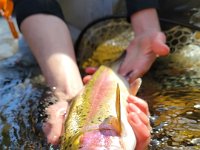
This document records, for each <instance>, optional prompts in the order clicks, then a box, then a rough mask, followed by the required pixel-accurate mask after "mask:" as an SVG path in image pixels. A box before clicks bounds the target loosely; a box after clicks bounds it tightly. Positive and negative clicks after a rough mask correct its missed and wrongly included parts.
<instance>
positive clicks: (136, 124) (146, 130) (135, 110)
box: [127, 95, 151, 150]
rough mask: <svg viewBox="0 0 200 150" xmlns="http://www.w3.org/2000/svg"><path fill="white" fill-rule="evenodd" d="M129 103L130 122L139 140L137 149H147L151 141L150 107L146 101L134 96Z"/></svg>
mask: <svg viewBox="0 0 200 150" xmlns="http://www.w3.org/2000/svg"><path fill="white" fill-rule="evenodd" d="M127 102H128V105H127V113H128V115H127V117H128V121H129V123H130V125H131V127H132V129H133V131H134V133H135V136H136V139H137V140H136V141H137V143H136V148H135V149H136V150H144V149H147V147H148V145H149V143H150V139H151V133H150V131H151V126H150V121H149V118H148V116H149V114H150V113H149V110H148V105H147V103H146V102H145V101H144V100H142V99H140V98H138V97H135V96H132V95H129V97H128V99H127Z"/></svg>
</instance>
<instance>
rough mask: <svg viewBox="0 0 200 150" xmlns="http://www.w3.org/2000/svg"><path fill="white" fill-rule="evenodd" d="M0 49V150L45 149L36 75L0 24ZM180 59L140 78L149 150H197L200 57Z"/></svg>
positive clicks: (22, 48) (163, 62)
mask: <svg viewBox="0 0 200 150" xmlns="http://www.w3.org/2000/svg"><path fill="white" fill-rule="evenodd" d="M0 43H1V46H0V52H1V51H5V50H6V51H7V50H10V51H12V52H11V54H7V55H6V56H4V57H8V58H7V59H1V60H0V149H2V150H4V149H5V150H7V149H11V150H16V149H25V150H26V149H27V150H30V149H48V147H49V146H48V145H47V143H46V140H45V138H44V136H43V134H42V132H41V130H40V128H38V126H37V119H38V117H37V116H38V112H37V107H38V106H39V98H40V96H41V94H42V92H43V90H44V79H43V77H42V75H41V72H40V69H39V67H38V65H37V63H36V62H35V60H34V58H33V57H32V55H31V53H30V52H29V51H28V47H27V45H26V44H25V43H24V42H23V40H22V37H21V36H20V38H19V40H15V41H14V40H13V39H12V36H11V34H10V32H9V29H8V27H7V24H6V22H5V21H4V20H2V19H0ZM3 43H4V45H3ZM197 45H198V44H197ZM198 46H199V45H198ZM4 53H5V52H4ZM13 54H14V55H13ZM11 55H13V56H12V57H11ZM184 56H185V55H184ZM180 58H181V59H180V60H183V61H178V59H175V58H170V57H167V58H165V59H162V58H161V59H158V61H157V62H156V63H155V64H154V65H153V67H152V69H151V70H150V72H149V73H148V74H147V75H145V77H144V78H143V84H142V87H141V89H140V91H139V96H140V97H142V98H143V99H145V100H146V101H147V102H148V104H149V108H150V112H151V123H152V127H153V131H152V141H151V144H150V148H149V149H151V150H157V149H158V150H160V149H162V150H163V149H166V150H167V149H169V150H174V149H180V150H190V149H191V150H193V149H194V150H196V149H200V76H199V75H200V74H199V72H200V71H199V70H200V65H199V64H200V55H196V56H195V54H193V55H190V56H188V55H187V56H185V57H182V56H180ZM188 58H189V59H188ZM194 58H195V64H194V62H193V60H194ZM185 60H187V62H186V61H185ZM198 60H199V63H198ZM169 62H170V63H169ZM184 62H185V64H184ZM191 64H193V65H191Z"/></svg>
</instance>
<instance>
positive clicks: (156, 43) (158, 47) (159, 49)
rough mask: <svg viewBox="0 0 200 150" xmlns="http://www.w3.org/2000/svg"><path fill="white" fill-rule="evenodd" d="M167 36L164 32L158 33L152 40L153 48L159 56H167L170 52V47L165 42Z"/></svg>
mask: <svg viewBox="0 0 200 150" xmlns="http://www.w3.org/2000/svg"><path fill="white" fill-rule="evenodd" d="M165 42H166V37H165V35H164V33H159V34H157V35H156V37H155V38H154V40H153V42H152V50H153V52H154V53H155V54H157V55H159V56H165V55H168V54H169V51H170V49H169V47H168V46H167V45H166V44H165Z"/></svg>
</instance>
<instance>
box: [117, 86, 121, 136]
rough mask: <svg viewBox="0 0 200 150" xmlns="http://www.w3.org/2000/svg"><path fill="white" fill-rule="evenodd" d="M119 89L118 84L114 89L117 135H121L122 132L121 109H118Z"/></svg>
mask: <svg viewBox="0 0 200 150" xmlns="http://www.w3.org/2000/svg"><path fill="white" fill-rule="evenodd" d="M120 103H121V102H120V89H119V84H117V89H116V112H117V120H118V126H119V134H121V131H122V125H121V108H120V106H121V105H120Z"/></svg>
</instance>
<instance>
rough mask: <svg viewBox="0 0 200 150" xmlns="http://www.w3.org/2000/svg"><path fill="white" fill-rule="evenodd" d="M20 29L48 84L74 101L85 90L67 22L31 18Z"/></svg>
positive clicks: (43, 17) (50, 17) (38, 15)
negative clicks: (73, 98)
mask: <svg viewBox="0 0 200 150" xmlns="http://www.w3.org/2000/svg"><path fill="white" fill-rule="evenodd" d="M20 29H21V31H22V33H23V35H24V37H25V39H26V41H27V42H28V44H29V46H30V48H31V50H32V52H33V54H34V56H35V57H36V59H37V61H38V63H39V65H40V67H41V70H42V72H43V74H44V76H45V78H46V81H47V84H48V85H49V86H51V87H56V88H57V89H58V90H59V91H62V92H64V93H65V94H67V96H68V98H69V99H70V98H72V97H73V96H75V95H76V94H77V92H78V91H79V90H80V89H81V88H82V80H81V77H80V73H79V70H78V67H77V65H76V60H75V54H74V49H73V44H72V41H71V38H70V33H69V30H68V28H67V26H66V24H65V23H64V21H63V20H61V19H60V18H58V17H56V16H52V15H42V14H37V15H32V16H29V17H27V18H26V19H25V20H24V21H23V22H22V23H21V26H20Z"/></svg>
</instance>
